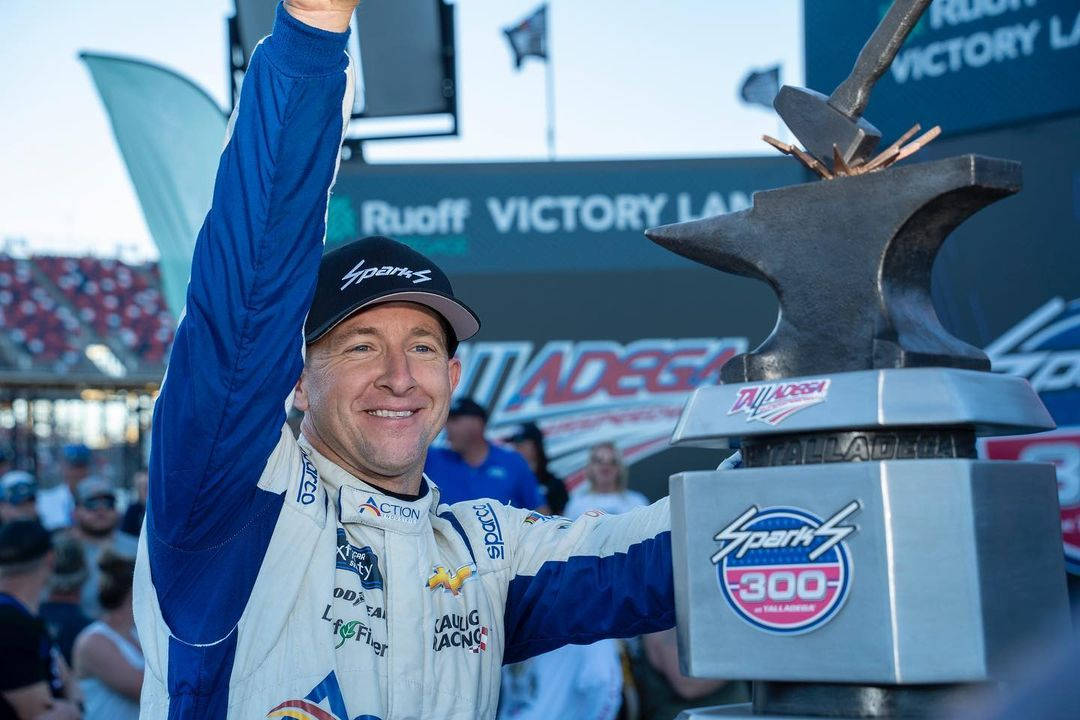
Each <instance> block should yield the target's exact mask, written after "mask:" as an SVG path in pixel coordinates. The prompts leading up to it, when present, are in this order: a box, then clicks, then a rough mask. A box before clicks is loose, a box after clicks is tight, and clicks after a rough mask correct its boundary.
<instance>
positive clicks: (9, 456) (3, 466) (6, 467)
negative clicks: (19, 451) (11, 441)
mask: <svg viewBox="0 0 1080 720" xmlns="http://www.w3.org/2000/svg"><path fill="white" fill-rule="evenodd" d="M14 462H15V453H14V452H12V450H11V448H9V447H8V446H7V445H4V444H3V443H0V475H4V474H6V473H8V472H11V471H12V470H14V469H15V466H14V465H13V463H14Z"/></svg>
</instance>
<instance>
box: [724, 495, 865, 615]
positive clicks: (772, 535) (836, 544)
mask: <svg viewBox="0 0 1080 720" xmlns="http://www.w3.org/2000/svg"><path fill="white" fill-rule="evenodd" d="M859 507H860V505H859V501H858V500H852V501H851V502H849V503H848V504H847V505H845V506H844V507H842V508H841V509H840V510H838V511H837V512H835V513H833V515H832V516H831V517H830V518H829V519H827V520H822V519H821V518H819V517H818V516H816V515H814V514H812V513H809V512H807V511H806V510H802V509H799V508H790V507H772V508H765V509H764V510H759V509H758V508H757V506H753V505H752V506H750V507H749V508H747V509H746V511H745V512H743V513H742V514H741V515H740V516H739V517H737V518H735V519H734V520H732V521H731V523H729V524H728V525H727V527H725V528H724V529H723V530H721V531H720V532H718V533H716V535H715V536H714V537H713V539H714V540H716V541H719V542H722V543H724V544H723V546H722V547H721V548H720V549H719V550H717V551H716V552H715V553H714V554H713V556H712V558H711V560H712V563H713V564H714V565H715V566H716V573H717V580H718V581H719V584H720V590H721V592H722V593H723V595H724V599H725V600H727V602H728V605H730V606H731V609H732V610H734V611H735V614H736V615H738V616H739V617H740V618H741V619H742V620H745V621H746V622H748V623H750V624H751V625H753V626H754V627H756V628H758V629H759V630H765V631H766V632H770V633H778V634H785V635H792V634H798V633H804V632H809V631H811V630H815V629H817V628H819V627H821V626H822V625H824V624H825V623H827V622H828V621H829V620H831V619H832V618H833V617H834V616H835V615H836V613H837V612H838V611H839V610H840V608H841V606H843V604H844V600H845V599H846V598H847V594H848V588H849V587H850V584H851V559H850V557H849V555H848V549H847V545H846V543H845V542H844V540H845V538H847V537H848V536H849V535H851V534H852V533H853V532H855V526H854V525H841V524H840V523H842V522H843V521H844V520H845V519H846V518H848V517H849V516H850V515H851V514H853V513H854V512H856V511H857V510H858V509H859Z"/></svg>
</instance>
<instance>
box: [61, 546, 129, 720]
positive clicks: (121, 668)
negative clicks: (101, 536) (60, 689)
mask: <svg viewBox="0 0 1080 720" xmlns="http://www.w3.org/2000/svg"><path fill="white" fill-rule="evenodd" d="M118 545H122V543H118ZM98 567H99V568H100V569H101V583H100V585H99V586H98V599H99V600H100V601H101V607H102V611H103V612H102V615H101V619H100V620H98V621H96V622H94V623H91V624H90V625H89V626H87V628H86V629H85V630H83V631H82V633H80V634H79V637H78V639H76V641H75V651H74V660H75V676H76V677H77V678H78V679H79V685H80V687H81V689H82V693H83V698H84V715H83V718H84V720H138V717H139V691H140V690H141V689H142V680H143V656H142V649H141V648H140V647H139V641H138V638H137V637H136V635H135V617H134V615H133V613H132V609H131V585H132V580H133V578H134V574H135V560H134V559H133V558H130V557H127V556H126V555H124V554H121V553H120V552H118V550H117V549H113V548H109V549H106V550H104V551H103V552H102V554H101V557H100V558H99V559H98Z"/></svg>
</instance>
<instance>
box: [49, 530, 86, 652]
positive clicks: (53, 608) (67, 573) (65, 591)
mask: <svg viewBox="0 0 1080 720" xmlns="http://www.w3.org/2000/svg"><path fill="white" fill-rule="evenodd" d="M53 553H54V554H55V556H56V563H55V567H54V568H53V573H52V577H50V578H49V584H48V593H49V595H48V597H47V598H46V600H45V602H43V603H41V609H40V611H39V613H38V614H40V615H41V619H42V620H44V621H45V625H46V627H48V628H49V634H50V635H52V637H53V639H54V640H55V641H56V644H57V645H58V646H59V648H60V652H61V653H62V654H63V655H64V660H66V661H67V663H68V665H71V648H72V646H74V644H75V637H76V636H77V635H78V634H79V633H80V632H82V630H83V628H85V627H86V626H87V625H89V624H90V622H91V621H90V618H89V617H88V616H87V615H86V613H85V612H83V609H82V605H81V603H82V588H83V583H85V582H86V578H87V576H88V573H87V570H86V556H85V555H84V554H83V549H82V545H81V544H80V543H79V541H78V540H76V539H75V538H73V537H71V536H70V535H67V534H62V535H60V536H58V537H56V538H55V539H54V540H53Z"/></svg>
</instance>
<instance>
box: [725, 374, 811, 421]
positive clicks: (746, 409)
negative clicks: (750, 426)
mask: <svg viewBox="0 0 1080 720" xmlns="http://www.w3.org/2000/svg"><path fill="white" fill-rule="evenodd" d="M829 382H830V381H829V379H828V378H822V379H818V380H800V381H796V382H779V383H767V384H764V385H750V386H748V387H742V388H739V394H738V395H737V396H736V398H735V402H734V403H732V405H731V409H729V410H728V412H727V414H728V415H735V414H736V413H746V422H750V421H751V420H757V421H758V422H763V423H765V424H766V425H779V424H780V423H781V422H782V421H783V420H784V419H785V418H787V417H789V416H791V415H792V414H794V413H796V412H798V411H799V410H802V409H803V408H808V407H810V406H811V405H817V404H818V403H821V402H825V399H826V398H827V397H828V394H829Z"/></svg>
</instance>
